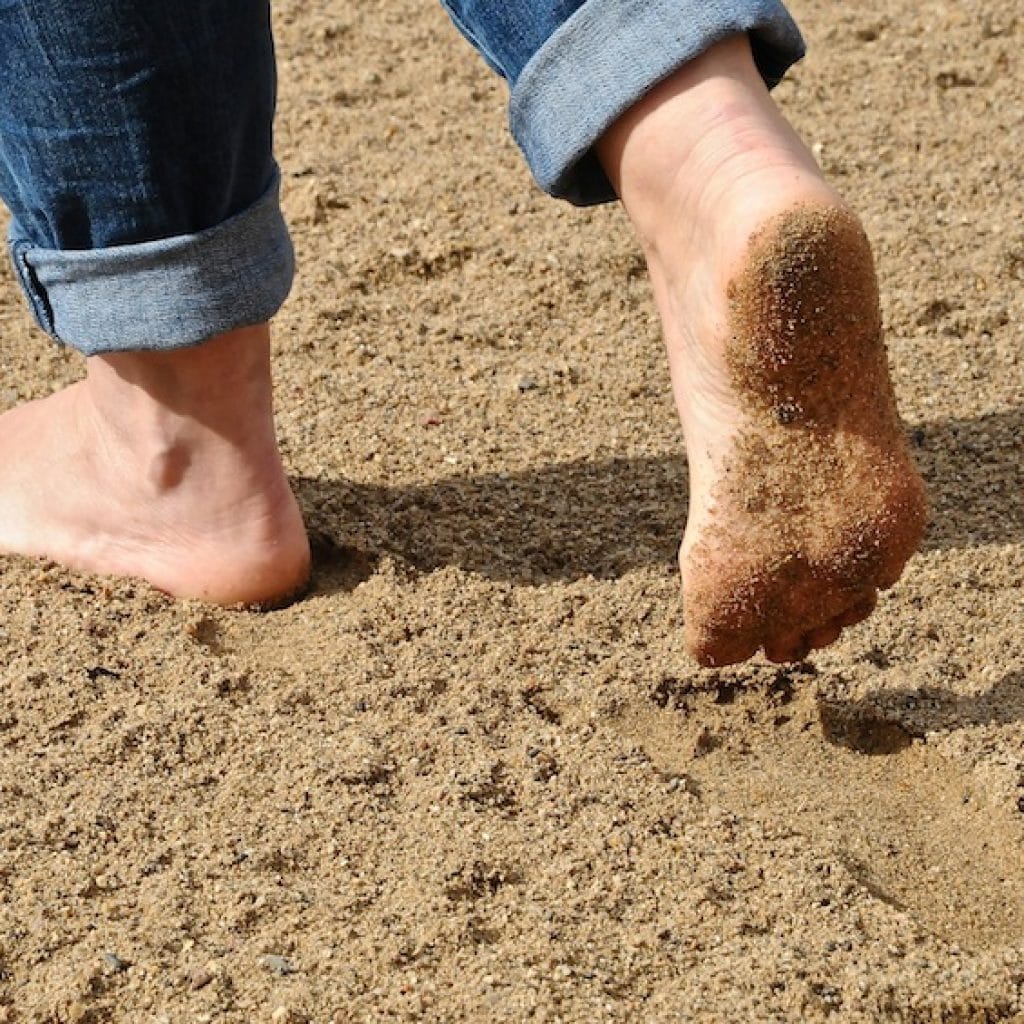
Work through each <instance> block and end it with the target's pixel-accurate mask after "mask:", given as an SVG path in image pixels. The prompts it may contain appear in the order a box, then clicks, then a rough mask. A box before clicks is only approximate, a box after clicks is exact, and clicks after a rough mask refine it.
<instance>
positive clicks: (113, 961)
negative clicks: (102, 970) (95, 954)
mask: <svg viewBox="0 0 1024 1024" xmlns="http://www.w3.org/2000/svg"><path fill="white" fill-rule="evenodd" d="M103 963H104V964H105V965H106V967H107V970H108V971H110V973H111V974H122V973H123V972H124V971H127V970H128V968H129V967H131V964H129V963H128V962H127V961H126V960H122V959H121V958H120V957H119V956H118V955H117V954H116V953H104V954H103Z"/></svg>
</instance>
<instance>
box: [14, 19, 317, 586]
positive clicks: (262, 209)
mask: <svg viewBox="0 0 1024 1024" xmlns="http://www.w3.org/2000/svg"><path fill="white" fill-rule="evenodd" d="M55 7H59V8H60V9H59V10H57V11H55ZM0 69H2V70H0V110H2V112H3V117H4V124H5V130H4V132H2V133H0V194H2V196H3V199H4V201H5V203H6V204H7V205H8V207H9V208H10V210H11V212H12V215H13V221H12V226H11V232H10V235H11V249H12V257H13V261H14V265H15V268H16V270H17V271H18V274H19V276H20V278H21V281H22V284H23V286H24V288H25V291H26V294H27V296H28V298H29V301H30V304H31V305H32V308H33V311H34V312H35V315H36V318H37V320H38V321H39V323H40V324H41V325H42V326H43V327H44V329H46V330H47V331H48V332H49V333H50V334H52V335H53V336H54V337H55V338H57V339H59V340H60V341H62V342H64V343H66V344H68V345H71V346H73V347H75V348H77V349H78V350H80V351H81V352H83V353H84V354H85V355H86V356H87V357H88V358H87V360H86V376H85V379H84V380H83V381H81V382H79V383H78V384H76V385H74V386H72V387H71V388H68V389H67V390H65V391H63V392H60V393H58V394H55V395H52V396H50V397H49V398H46V399H43V400H41V401H38V402H34V403H30V404H28V405H25V406H22V407H19V408H16V409H13V410H11V411H9V412H7V413H6V414H4V415H3V416H2V417H0V551H3V552H7V553H17V554H23V555H30V556H42V557H48V558H52V559H54V560H56V561H59V562H62V563H64V564H67V565H70V566H73V567H76V568H81V569H85V570H89V571H94V572H99V573H112V574H119V575H129V576H138V577H141V578H144V579H146V580H148V581H149V582H151V583H153V584H155V585H156V586H158V587H160V588H162V589H165V590H167V591H169V592H170V593H172V594H175V595H177V596H182V597H196V598H203V599H207V600H212V601H217V602H222V603H236V602H238V603H257V602H268V601H274V600H277V599H280V598H283V597H285V596H287V595H288V594H289V593H290V592H293V591H294V590H296V589H297V588H299V587H300V586H301V585H302V584H303V582H304V580H305V578H306V576H307V574H308V566H309V549H308V544H307V541H306V537H305V532H304V529H303V526H302V521H301V516H300V514H299V511H298V508H297V506H296V503H295V501H294V498H293V497H292V495H291V492H290V490H289V488H288V483H287V479H286V478H285V475H284V472H283V469H282V466H281V462H280V458H279V456H278V451H277V445H276V441H275V438H274V430H273V419H272V410H271V391H272V389H271V376H270V361H269V334H268V328H267V320H268V319H269V317H270V316H271V315H272V314H273V313H274V312H276V310H277V308H278V307H279V306H280V304H281V302H282V301H283V300H284V297H285V295H286V294H287V291H288V287H289V285H290V282H291V275H292V257H291V248H290V244H289V242H288V238H287V232H286V230H285V228H284V224H283V221H282V220H281V216H280V212H279V209H278V206H277V170H276V167H275V165H274V161H273V156H272V151H271V125H272V116H273V105H274V66H273V50H272V42H271V37H270V27H269V10H268V7H267V5H266V3H253V2H251V0H202V2H200V0H189V2H186V3H180V4H175V5H172V6H171V7H167V8H166V9H165V8H164V7H162V6H161V5H152V4H145V3H141V2H138V0H116V2H113V3H110V2H103V3H100V2H99V0H96V2H90V0H75V2H74V3H71V2H68V3H65V4H64V5H55V4H54V3H52V2H49V0H47V2H43V0H22V2H16V3H12V4H6V5H3V7H2V8H0Z"/></svg>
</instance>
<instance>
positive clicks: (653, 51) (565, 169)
mask: <svg viewBox="0 0 1024 1024" xmlns="http://www.w3.org/2000/svg"><path fill="white" fill-rule="evenodd" d="M741 33H746V34H747V35H748V36H749V38H750V41H751V49H752V52H753V56H754V60H755V63H756V64H757V67H758V70H759V71H760V73H761V76H762V77H763V78H764V80H765V83H766V85H767V86H768V87H769V88H773V87H774V86H775V85H777V84H778V83H779V82H780V81H781V79H782V77H783V76H784V75H785V73H786V71H787V70H788V69H789V68H790V67H791V66H792V65H793V64H795V63H796V62H797V61H798V60H800V59H801V57H803V55H804V52H805V46H804V41H803V38H802V36H801V34H800V30H799V29H798V28H797V25H796V22H795V21H794V20H793V19H792V17H791V16H790V15H789V13H788V11H787V10H786V8H785V7H784V6H783V5H782V4H781V3H780V2H778V0H642V2H636V0H586V2H585V3H584V4H583V5H582V6H580V7H579V8H578V9H577V10H576V11H575V12H574V13H573V14H572V15H571V16H570V17H568V19H567V20H565V21H564V22H563V23H562V24H561V25H560V26H559V27H558V28H557V29H556V30H555V31H554V32H553V33H552V34H551V36H550V37H549V38H548V39H547V41H546V42H544V44H543V45H542V46H541V47H540V49H538V50H537V52H536V53H534V54H533V56H532V57H530V59H529V61H528V62H527V63H526V64H525V66H524V67H523V69H522V71H521V73H520V74H519V75H518V77H517V78H516V79H515V81H514V82H513V83H512V91H511V98H510V102H509V124H510V127H511V130H512V134H513V136H514V137H515V139H516V142H517V143H518V144H519V147H520V148H521V149H522V151H523V154H524V156H525V157H526V161H527V163H528V164H529V166H530V169H531V171H532V172H533V175H534V177H535V179H536V180H537V183H538V184H539V185H540V187H541V188H542V189H543V190H544V191H545V192H547V193H548V194H550V195H552V196H556V197H558V198H561V199H566V200H568V201H569V202H571V203H574V204H576V205H579V206H587V205H592V204H595V203H602V202H608V201H610V200H612V199H615V198H616V196H615V190H614V189H613V188H612V185H611V182H609V180H608V178H607V176H606V175H605V173H604V171H603V169H602V168H601V165H600V163H599V162H598V160H597V157H596V155H595V153H594V145H595V143H596V142H597V141H598V140H599V139H600V138H601V137H602V135H604V133H605V132H606V131H607V130H608V129H609V128H610V127H611V125H612V124H613V123H614V122H615V121H616V120H617V119H618V118H619V117H620V116H621V115H622V114H623V113H625V111H627V110H628V109H629V108H630V107H631V106H633V105H634V104H635V103H636V102H637V101H639V100H640V99H642V98H643V96H645V95H646V94H647V93H648V92H650V90H651V89H653V88H654V86H656V85H657V84H658V83H659V82H661V81H663V80H664V79H666V78H668V77H669V76H670V75H671V74H672V73H673V72H674V71H676V70H678V69H679V68H680V67H682V66H683V65H684V64H686V63H687V62H688V61H690V60H692V59H693V58H694V57H696V56H698V55H699V54H701V53H703V52H704V51H705V50H707V49H708V48H709V47H711V46H712V45H714V44H715V43H717V42H720V41H721V40H723V39H725V38H727V37H729V36H732V35H737V34H741Z"/></svg>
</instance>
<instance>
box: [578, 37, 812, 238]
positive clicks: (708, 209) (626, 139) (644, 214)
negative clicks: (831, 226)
mask: <svg viewBox="0 0 1024 1024" xmlns="http://www.w3.org/2000/svg"><path fill="white" fill-rule="evenodd" d="M598 155H599V157H600V159H601V161H602V164H603V166H604V168H605V171H606V173H607V174H608V175H609V177H610V179H611V181H612V183H613V184H614V185H615V188H616V190H617V191H618V193H619V196H620V198H621V200H622V202H623V205H624V206H625V208H626V211H627V213H628V214H629V216H630V219H631V220H632V221H633V224H634V226H635V227H636V229H637V231H638V234H639V236H640V241H641V244H642V246H643V247H644V250H645V252H646V253H647V255H648V257H649V258H650V257H651V256H657V254H658V253H659V252H660V251H661V250H663V249H664V248H665V246H666V242H667V243H668V244H669V245H670V247H671V248H672V249H673V250H678V246H679V242H680V235H681V232H682V231H684V230H685V231H686V232H687V234H688V235H689V236H690V237H691V238H693V239H696V240H698V241H702V240H703V238H702V232H703V231H705V230H706V229H708V228H711V227H714V226H715V224H716V221H717V220H718V219H719V217H720V210H721V205H722V203H723V202H725V203H726V204H728V205H729V206H730V207H733V206H735V204H736V201H737V197H742V196H743V195H744V194H750V195H751V196H753V195H754V194H755V193H756V192H757V191H758V189H759V188H760V187H761V184H760V182H757V181H756V179H757V178H759V177H762V176H764V175H765V174H766V173H769V174H770V173H773V172H777V171H779V170H781V169H783V168H784V169H785V170H786V172H787V174H788V175H789V177H790V180H791V181H793V182H794V184H795V185H798V184H800V183H806V182H809V181H813V182H816V183H821V172H820V170H819V168H818V166H817V164H816V163H815V161H814V158H813V156H812V155H811V153H810V152H809V151H808V150H807V148H806V146H804V144H803V143H802V141H801V140H800V139H799V137H798V136H797V135H796V133H795V132H794V131H793V129H792V128H791V126H790V125H789V124H788V122H787V121H786V120H785V118H783V116H782V115H781V113H780V112H779V110H778V109H777V107H776V106H775V104H774V102H773V101H772V99H771V97H770V96H769V95H768V91H767V89H766V88H765V85H764V83H763V81H762V79H761V76H760V74H759V72H758V71H757V68H756V66H755V64H754V61H753V57H752V56H751V53H750V46H749V43H748V41H747V39H746V37H745V36H734V37H731V38H729V39H727V40H724V41H723V42H721V43H718V44H716V45H715V46H713V47H712V48H711V49H710V50H708V51H706V52H705V53H703V54H701V56H699V57H698V58H696V59H695V60H693V61H691V62H690V63H689V64H687V65H686V66H684V67H683V68H681V69H680V70H679V71H677V72H676V73H675V74H674V75H672V76H670V77H669V78H668V79H666V80H665V81H664V82H662V83H661V84H660V85H658V86H657V87H656V88H655V89H654V90H652V91H651V92H650V93H649V94H648V95H647V96H646V97H644V98H643V99H642V100H641V101H640V102H639V103H637V104H636V105H635V106H634V107H633V108H631V109H630V110H629V111H627V112H626V113H625V114H624V115H623V116H622V117H621V118H620V119H619V120H618V121H617V122H616V123H615V124H614V125H613V126H612V128H611V129H610V130H609V131H608V132H607V133H606V135H605V137H604V138H603V139H602V140H601V142H600V143H599V145H598ZM794 172H795V173H794ZM746 186H749V187H746ZM673 255H675V253H673Z"/></svg>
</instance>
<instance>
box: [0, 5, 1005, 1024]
mask: <svg viewBox="0 0 1024 1024" xmlns="http://www.w3.org/2000/svg"><path fill="white" fill-rule="evenodd" d="M793 7H794V10H795V13H796V14H797V15H798V17H800V19H801V20H802V23H803V25H804V28H805V31H806V33H807V35H808V37H809V40H810V42H811V45H812V50H811V56H810V57H809V59H808V60H807V61H806V62H805V63H804V64H803V65H801V66H800V67H799V68H798V69H797V70H796V71H795V73H794V74H793V75H792V77H791V78H790V79H789V80H788V81H787V82H786V83H785V84H784V85H783V86H782V87H781V88H780V89H779V92H778V95H779V98H780V101H781V102H782V104H783V105H784V106H785V108H786V110H787V112H788V114H789V116H790V117H791V118H792V119H793V121H794V122H795V123H796V125H797V127H798V128H799V129H800V130H801V132H802V133H803V134H804V135H805V136H806V137H807V138H808V140H809V141H810V142H812V143H813V144H814V145H815V147H816V152H817V154H818V156H819V159H820V161H821V162H822V164H823V165H824V166H825V168H826V170H827V171H828V173H829V174H830V175H831V177H832V179H833V180H834V181H835V182H836V184H837V185H838V186H839V188H840V189H841V190H842V192H843V193H844V194H845V195H846V197H847V198H848V199H849V201H850V203H851V204H852V205H853V206H854V208H856V209H857V210H859V211H860V212H861V214H862V215H863V217H864V220H865V225H866V227H867V231H868V234H869V236H870V237H871V239H872V242H873V244H874V247H875V251H876V256H877V259H878V266H879V276H880V280H881V285H882V294H883V308H882V313H883V322H884V329H885V333H886V339H887V343H888V345H889V348H890V359H891V361H892V364H893V368H894V371H895V380H896V390H897V397H898V399H899V402H900V407H901V411H902V414H903V417H904V420H905V428H906V431H907V435H908V437H909V439H910V441H911V444H912V447H913V451H914V453H915V456H916V458H917V460H918V462H919V464H920V466H921V469H922V472H923V474H924V476H925V479H926V482H927V485H928V488H929V493H930V499H931V507H932V513H931V520H930V523H929V526H928V531H927V534H926V538H925V542H924V548H923V551H922V553H921V554H920V555H919V556H918V557H916V558H915V559H914V560H913V561H912V562H911V564H910V566H909V569H908V571H907V573H906V574H905V576H904V578H903V580H902V581H901V582H900V583H899V584H898V585H897V586H896V587H895V588H894V589H893V590H891V591H890V592H888V593H887V594H886V595H884V596H883V599H882V602H881V606H880V610H879V612H878V613H876V615H875V617H874V618H872V619H871V620H870V621H869V622H868V623H866V624H864V625H861V626H859V627H857V628H855V629H854V630H852V631H850V632H849V633H848V634H847V636H846V637H845V638H844V639H843V640H842V641H841V642H840V643H839V644H838V645H837V646H836V647H834V648H833V649H831V650H829V651H828V652H825V653H823V654H821V655H819V656H817V657H815V658H814V660H813V664H805V665H801V666H798V667H795V668H789V669H778V668H774V667H770V666H768V665H767V664H766V663H764V662H754V663H752V664H750V665H748V666H745V667H741V668H738V669H732V670H722V671H706V670H700V669H698V668H697V667H696V666H695V665H694V664H693V663H692V662H690V661H689V660H687V658H686V657H685V656H684V653H683V647H682V633H683V614H682V608H681V603H680V599H679V581H678V577H677V572H676V567H675V553H676V545H677V542H678V538H679V536H680V534H681V531H682V526H683V523H684V520H685V516H686V499H685V465H684V463H683V460H682V458H681V454H680V453H681V442H680V437H679V431H678V427H677V424H676V421H675V416H674V412H673V408H672V403H671V399H670V395H669V387H668V374H667V370H666V369H665V365H664V359H663V356H662V352H661V343H660V340H659V332H658V326H657V322H656V318H655V314H654V311H653V305H652V302H651V298H650V294H649V291H648V287H647V284H646V281H645V277H644V269H643V265H642V262H641V260H640V258H639V256H638V254H637V250H636V248H635V246H634V244H633V242H632V240H631V238H630V234H629V231H628V229H627V225H626V223H625V220H624V217H623V215H622V213H621V211H620V210H618V209H615V208H605V209H599V210H591V211H586V212H580V211H575V210H572V209H570V208H568V207H561V206H558V205H555V204H552V203H551V202H549V201H547V200H546V199H545V198H543V197H542V196H540V195H539V194H538V193H537V192H536V191H535V189H534V188H533V186H532V185H531V183H530V180H529V178H528V175H527V172H526V171H525V169H524V168H523V166H522V165H521V163H520V161H519V159H518V156H517V154H516V152H515V151H514V149H513V147H512V145H511V143H510V142H509V140H508V138H507V135H506V132H505V127H504V114H503V100H504V94H503V87H502V86H501V84H500V83H499V82H497V81H495V80H494V79H493V78H492V77H490V75H489V73H488V72H487V70H486V69H485V68H484V67H483V65H482V64H481V63H480V62H479V60H478V59H477V57H476V56H475V55H474V54H473V53H472V51H471V50H470V49H469V48H468V47H467V46H466V45H465V44H464V43H463V42H462V40H461V39H459V38H458V37H457V35H456V33H455V32H454V30H453V29H452V28H451V27H450V25H449V24H448V22H447V21H446V19H445V17H444V15H443V13H442V11H441V10H440V8H439V7H438V6H437V5H434V4H432V3H424V2H420V0H417V2H413V0H388V2H387V3H373V4H369V3H355V2H343V0H317V2H316V3H312V2H306V0H290V2H288V3H280V4H278V7H277V13H276V19H277V28H278V42H279V50H280V61H281V113H280V120H279V150H280V158H281V163H282V167H283V172H284V182H285V203H286V207H287V211H288V214H289V217H290V220H291V223H292V225H293V228H294V233H295V241H296V246H297V249H298V253H299V258H300V261H301V266H302V276H301V278H300V281H299V283H298V285H297V287H296V290H295V292H294V295H293V298H292V299H291V301H290V302H289V304H288V306H287V308H286V310H285V312H284V314H283V315H282V316H281V318H280V320H279V323H278V328H277V336H276V343H275V344H276V354H277V367H278V372H279V400H280V409H279V422H280V432H281V437H282V440H283V445H284V450H285V454H286V458H287V462H288V466H289V470H290V473H291V474H292V477H293V480H294V485H295V487H296V490H297V492H298V494H299V496H300V498H301V501H302V504H303V507H304V509H305V511H306V513H307V516H308V520H309V524H310V528H311V531H312V533H313V536H314V539H315V546H316V557H317V568H316V574H315V579H314V585H313V589H312V592H311V593H310V594H309V596H308V597H307V598H306V599H305V600H304V601H302V602H301V603H299V604H297V605H295V606H293V607H290V608H288V609H285V610H282V611H278V612H273V613H270V614H265V615H259V614H248V613H244V614H243V613H231V612H225V611H219V610H211V609H208V608H204V607H200V606H198V605H189V604H174V603H172V602H171V601H169V600H167V599H165V598H164V597H162V596H160V595H159V594H155V593H153V592H152V591H150V590H148V589H147V588H146V587H144V586H142V585H136V584H132V583H127V582H125V583H109V582H104V581H97V580H95V579H91V578H87V577H84V576H80V575H75V574H70V573H67V572H65V571H63V570H60V569H56V568H53V567H48V566H42V565H39V564H35V563H28V562H24V561H19V560H16V559H7V560H3V561H0V1021H4V1022H7V1024H10V1022H17V1024H29V1022H31V1024H57V1022H76V1024H107V1022H117V1024H122V1022H124V1024H157V1022H164V1024H179V1022H181V1024H186V1022H187V1024H193V1022H195V1024H199V1022H207V1024H213V1022H217V1024H243V1022H245V1024H249V1022H270V1021H276V1022H279V1024H280V1022H282V1021H283V1022H293V1024H294V1022H316V1024H328V1022H335V1021H336V1022H376V1021H388V1020H395V1021H403V1020H408V1021H419V1020H422V1021H437V1022H442V1021H443V1022H454V1021H470V1022H481V1024H483V1022H490V1021H502V1022H504V1021H508V1022H512V1021H516V1022H519V1021H549V1022H554V1021H565V1022H574V1024H576V1022H578V1024H584V1022H585V1024H593V1022H598V1021H606V1020H607V1021H626V1022H663V1021H664V1022H668V1021H673V1022H674V1021H698V1022H705V1021H706V1022H719V1021H721V1022H734V1021H735V1022H739V1021H743V1022H747V1021H836V1022H875V1021H896V1022H914V1024H937V1022H945V1024H959V1022H997V1021H998V1022H1009V1021H1017V1022H1019V1021H1021V1020H1022V1019H1024V1017H1022V1013H1024V627H1022V625H1021V611H1022V597H1024V500H1022V490H1024V487H1022V484H1024V480H1022V475H1024V474H1022V459H1021V455H1022V452H1021V444H1022V442H1021V438H1022V436H1024V369H1022V365H1021V360H1022V357H1024V198H1022V192H1021V187H1020V184H1021V182H1022V181H1024V57H1022V55H1021V51H1022V43H1024V13H1022V11H1021V9H1020V5H1019V2H1018V0H986V2H980V0H963V2H953V0H941V2H924V3H917V4H906V3H896V2H894V0H863V2H861V3H858V4H855V5H845V4H841V5H836V4H827V3H824V2H821V0H794V4H793ZM0 331H2V340H0V366H2V375H0V406H3V407H6V406H10V405H13V404H14V403H16V402H17V401H19V400H21V399H23V398H27V397H31V396H36V395H41V394H44V393H46V392H48V391H49V390H51V389H52V388H54V387H55V386H57V385H59V384H61V383H62V382H64V381H67V380H70V379H73V378H74V377H76V376H77V375H78V374H79V373H80V371H81V365H80V363H79V362H78V361H77V360H76V359H75V358H73V357H70V356H68V355H66V354H64V353H61V352H60V351H58V350H56V349H55V348H53V347H52V346H48V345H47V343H46V342H45V341H44V340H43V339H42V338H41V337H40V336H39V335H38V333H37V332H35V331H34V330H33V329H32V328H30V327H29V325H28V322H27V316H26V314H25V313H24V311H23V309H22V306H21V301H20V298H19V296H18V294H17V292H16V288H15V284H14V282H13V279H12V276H11V274H10V272H9V271H8V270H7V269H6V268H5V269H4V270H3V272H2V280H0Z"/></svg>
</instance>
